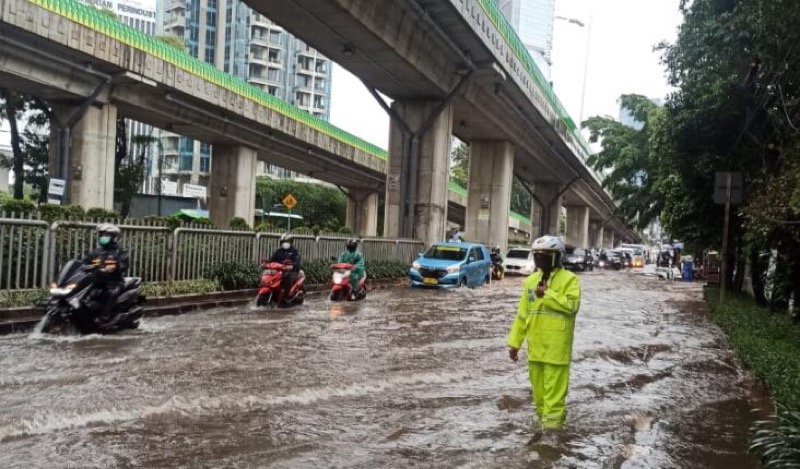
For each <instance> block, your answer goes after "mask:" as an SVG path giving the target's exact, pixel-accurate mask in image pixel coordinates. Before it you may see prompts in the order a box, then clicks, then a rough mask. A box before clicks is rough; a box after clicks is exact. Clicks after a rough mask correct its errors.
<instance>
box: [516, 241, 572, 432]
mask: <svg viewBox="0 0 800 469" xmlns="http://www.w3.org/2000/svg"><path fill="white" fill-rule="evenodd" d="M532 251H533V259H534V262H535V263H536V269H537V270H536V272H534V273H533V274H531V275H530V276H529V277H528V278H527V280H525V284H524V288H523V291H522V298H521V299H520V302H519V308H518V309H517V315H516V318H515V320H514V324H513V325H512V327H511V331H510V332H509V334H508V347H509V351H508V352H509V357H510V358H511V360H512V361H515V362H516V361H517V360H518V359H519V349H520V347H522V343H523V342H524V341H526V340H527V342H528V373H529V377H530V380H531V388H532V391H533V401H534V405H535V407H536V413H537V414H538V416H539V424H540V425H541V428H542V430H557V429H560V428H562V427H563V425H564V422H565V420H566V417H567V409H566V399H567V388H568V386H569V366H570V363H571V361H572V339H573V332H574V330H575V316H576V315H577V314H578V308H579V307H580V302H581V288H580V284H579V282H578V277H577V276H575V274H573V273H572V272H569V271H568V270H566V269H564V268H563V267H562V265H561V262H562V259H563V258H564V254H565V252H566V249H565V246H564V243H563V242H562V241H561V240H560V239H559V238H557V237H554V236H544V237H542V238H539V239H537V240H536V241H534V243H533V245H532ZM537 435H538V436H541V435H542V433H541V432H537V434H535V435H534V437H536V436H537Z"/></svg>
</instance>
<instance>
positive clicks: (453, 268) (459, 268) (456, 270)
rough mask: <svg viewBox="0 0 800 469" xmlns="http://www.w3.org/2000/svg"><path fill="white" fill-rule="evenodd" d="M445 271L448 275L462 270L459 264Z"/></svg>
mask: <svg viewBox="0 0 800 469" xmlns="http://www.w3.org/2000/svg"><path fill="white" fill-rule="evenodd" d="M445 270H447V273H450V274H452V273H453V272H458V271H459V270H461V266H460V265H458V264H456V265H451V266H450V267H448V268H446V269H445Z"/></svg>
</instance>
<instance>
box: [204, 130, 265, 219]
mask: <svg viewBox="0 0 800 469" xmlns="http://www.w3.org/2000/svg"><path fill="white" fill-rule="evenodd" d="M257 157H258V153H257V152H256V150H253V149H252V148H247V147H244V146H241V145H214V161H213V162H212V164H211V191H210V193H209V211H210V212H211V213H210V215H211V221H212V222H213V223H214V225H215V226H218V227H226V226H228V225H230V222H231V219H233V218H234V217H241V218H244V219H245V220H246V221H247V223H248V224H249V225H251V226H252V225H253V220H254V218H255V200H256V164H257V161H258V159H257Z"/></svg>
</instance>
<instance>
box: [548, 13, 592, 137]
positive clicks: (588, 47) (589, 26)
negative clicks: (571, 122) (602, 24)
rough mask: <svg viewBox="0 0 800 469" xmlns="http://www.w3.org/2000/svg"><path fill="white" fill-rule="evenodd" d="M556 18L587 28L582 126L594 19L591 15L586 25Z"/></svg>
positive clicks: (582, 95)
mask: <svg viewBox="0 0 800 469" xmlns="http://www.w3.org/2000/svg"><path fill="white" fill-rule="evenodd" d="M555 18H556V19H557V20H563V21H566V22H568V23H572V24H574V25H577V26H579V27H581V28H585V29H586V54H585V57H584V63H583V86H582V88H581V111H580V116H579V122H578V125H580V124H581V123H582V122H583V115H584V113H583V111H584V105H585V103H586V84H587V82H588V80H587V77H588V76H589V52H590V50H591V44H592V18H593V17H592V16H591V15H590V16H589V21H587V22H586V23H584V22H583V21H581V20H579V19H577V18H568V17H566V16H556V17H555Z"/></svg>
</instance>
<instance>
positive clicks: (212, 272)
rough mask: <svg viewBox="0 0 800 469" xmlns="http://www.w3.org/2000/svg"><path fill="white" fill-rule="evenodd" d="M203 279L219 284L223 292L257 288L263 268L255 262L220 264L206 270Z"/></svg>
mask: <svg viewBox="0 0 800 469" xmlns="http://www.w3.org/2000/svg"><path fill="white" fill-rule="evenodd" d="M203 277H204V278H206V279H208V280H212V281H214V282H217V283H218V284H219V285H220V286H221V287H222V289H223V290H244V289H247V288H256V287H258V281H259V279H260V277H261V266H259V265H258V264H256V263H255V262H220V263H218V264H214V265H212V266H210V267H209V268H208V269H206V271H205V272H204V273H203Z"/></svg>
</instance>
